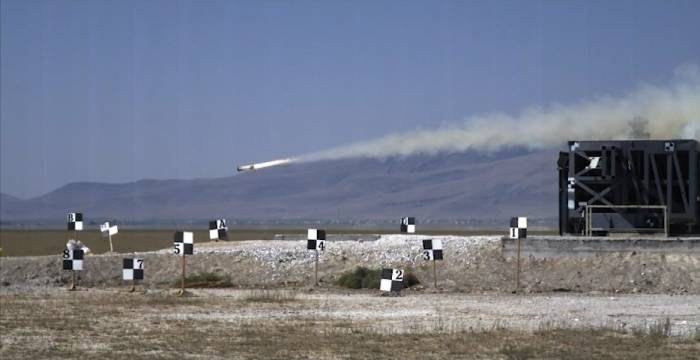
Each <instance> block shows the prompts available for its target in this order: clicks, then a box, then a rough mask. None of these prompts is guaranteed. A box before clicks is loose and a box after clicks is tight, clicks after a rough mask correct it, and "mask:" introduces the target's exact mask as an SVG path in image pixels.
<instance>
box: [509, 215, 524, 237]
mask: <svg viewBox="0 0 700 360" xmlns="http://www.w3.org/2000/svg"><path fill="white" fill-rule="evenodd" d="M510 238H511V239H526V238H527V218H526V217H514V218H511V219H510Z"/></svg>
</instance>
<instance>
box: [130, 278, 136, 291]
mask: <svg viewBox="0 0 700 360" xmlns="http://www.w3.org/2000/svg"><path fill="white" fill-rule="evenodd" d="M134 291H136V280H134V279H131V289H130V290H129V292H134Z"/></svg>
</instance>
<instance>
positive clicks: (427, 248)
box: [423, 239, 442, 260]
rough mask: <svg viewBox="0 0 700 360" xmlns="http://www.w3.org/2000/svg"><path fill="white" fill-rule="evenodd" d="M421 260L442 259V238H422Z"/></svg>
mask: <svg viewBox="0 0 700 360" xmlns="http://www.w3.org/2000/svg"><path fill="white" fill-rule="evenodd" d="M423 260H442V240H433V239H426V240H423Z"/></svg>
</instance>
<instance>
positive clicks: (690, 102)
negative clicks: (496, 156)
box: [297, 65, 700, 161]
mask: <svg viewBox="0 0 700 360" xmlns="http://www.w3.org/2000/svg"><path fill="white" fill-rule="evenodd" d="M672 138H676V139H677V138H686V139H687V138H692V139H696V140H700V67H698V66H697V65H688V66H684V67H680V68H679V69H677V70H676V72H675V77H674V80H673V81H672V83H671V84H670V85H668V86H663V87H660V86H653V85H641V86H639V87H638V88H636V89H634V90H633V91H630V92H628V93H627V94H625V95H624V96H621V97H617V98H615V97H609V96H603V97H597V98H593V99H589V100H585V101H580V102H578V103H574V104H569V105H561V104H552V105H548V106H544V107H532V108H528V109H525V110H523V111H522V112H520V113H519V114H516V115H508V114H499V113H496V114H486V115H481V116H472V117H469V118H467V119H466V120H465V121H464V122H462V123H459V124H453V125H449V126H444V127H441V128H437V129H433V130H419V131H412V132H406V133H399V134H392V135H388V136H384V137H381V138H377V139H373V140H369V141H366V142H360V143H355V144H351V145H346V146H341V147H337V148H334V149H330V150H327V151H322V152H318V153H313V154H307V155H304V156H301V157H299V158H297V160H301V161H316V160H329V159H339V158H347V157H386V156H394V155H412V154H418V153H423V154H436V153H444V152H462V151H466V150H477V151H484V152H490V151H496V150H499V149H501V148H503V147H511V146H523V147H526V148H531V149H538V148H547V147H555V146H560V145H562V144H563V143H565V142H566V141H567V140H632V139H672Z"/></svg>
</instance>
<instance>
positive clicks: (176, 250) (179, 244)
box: [174, 243, 182, 255]
mask: <svg viewBox="0 0 700 360" xmlns="http://www.w3.org/2000/svg"><path fill="white" fill-rule="evenodd" d="M181 246H182V243H175V249H174V253H175V255H180V253H181V252H182V250H180V247H181Z"/></svg>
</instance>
